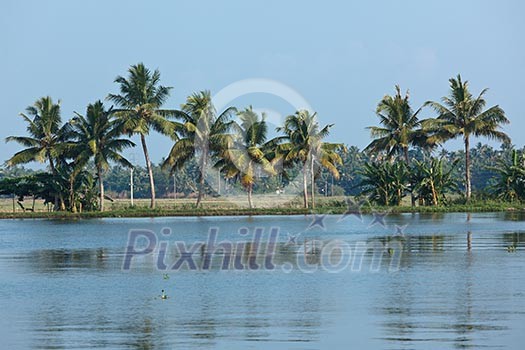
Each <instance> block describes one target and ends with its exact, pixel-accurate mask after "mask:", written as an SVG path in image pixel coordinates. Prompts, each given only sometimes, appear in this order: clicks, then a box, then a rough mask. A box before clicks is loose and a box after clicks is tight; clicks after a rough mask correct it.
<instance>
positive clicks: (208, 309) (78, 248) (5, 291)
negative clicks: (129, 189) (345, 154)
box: [0, 213, 525, 349]
mask: <svg viewBox="0 0 525 350" xmlns="http://www.w3.org/2000/svg"><path fill="white" fill-rule="evenodd" d="M311 222H312V218H311V217H304V216H293V217H254V218H246V217H224V218H211V217H210V218H156V219H149V218H148V219H100V220H80V221H75V222H71V221H48V220H2V221H0V337H1V342H2V343H1V344H0V348H2V349H26V348H34V349H73V348H109V349H174V348H182V349H206V348H208V349H216V348H219V349H354V348H355V349H450V348H473V349H479V348H498V349H523V348H524V346H525V345H524V344H525V245H524V243H523V242H525V217H524V216H523V215H520V214H517V213H489V214H472V216H471V217H470V220H467V214H436V215H412V214H406V215H397V216H394V215H391V216H388V217H387V218H386V224H387V227H383V226H382V225H373V226H371V225H370V224H371V223H372V222H373V217H372V216H364V217H363V222H360V221H359V220H357V218H356V217H348V218H346V219H345V220H340V217H339V216H329V217H326V218H325V220H324V224H325V226H326V230H323V229H321V228H320V227H314V228H310V229H308V226H309V225H310V223H311ZM405 225H406V228H403V227H404V226H405ZM166 227H167V228H170V229H171V230H172V232H173V233H172V234H171V235H170V236H166V237H164V238H162V239H165V240H169V242H174V241H184V242H186V243H188V244H189V245H191V244H193V242H196V241H205V240H206V236H207V232H208V230H209V228H210V227H217V228H218V229H219V239H220V240H231V241H234V242H240V241H242V240H246V239H247V238H246V237H243V236H241V235H239V233H238V230H239V228H241V227H247V228H248V229H250V230H253V229H254V228H256V227H259V228H264V229H265V236H264V237H266V235H267V233H268V231H269V230H270V228H271V227H279V229H280V235H279V244H278V247H277V251H276V255H275V257H274V262H275V264H276V267H277V268H276V269H275V270H273V271H272V270H264V269H263V270H258V271H246V270H244V271H239V270H237V271H236V270H228V271H222V270H220V269H219V268H218V267H217V266H215V265H214V266H215V267H214V268H212V269H210V270H206V271H203V270H196V271H194V270H190V269H187V268H185V269H181V270H178V271H159V270H158V269H157V267H156V260H155V258H154V257H143V258H137V259H135V260H134V261H133V264H132V268H131V270H130V271H123V270H122V264H123V258H124V252H125V250H126V245H127V240H128V232H129V230H130V229H147V230H151V231H153V232H155V233H158V234H159V233H160V232H161V230H162V229H163V228H166ZM400 231H404V234H403V235H401V234H400V233H401V232H400ZM251 233H252V231H250V234H249V235H248V236H247V237H248V238H249V239H251V237H252V236H253V235H252V234H251ZM293 237H297V238H293ZM467 237H470V243H469V242H468V240H467ZM159 238H160V236H159ZM314 239H315V240H317V241H318V243H317V245H316V248H317V247H319V246H322V245H323V244H328V243H330V242H334V240H337V241H340V242H341V241H344V242H347V246H346V247H354V246H357V245H359V244H365V245H366V244H368V245H369V246H370V245H371V244H372V245H373V244H379V246H381V244H387V243H388V242H390V243H391V244H392V245H391V246H392V247H395V250H394V249H392V250H391V251H390V250H388V249H387V248H385V251H386V252H387V253H388V254H386V255H385V256H384V258H385V259H384V260H383V261H382V262H381V263H380V264H379V265H378V268H377V269H376V268H373V261H372V260H373V259H374V257H373V256H372V255H371V254H370V252H368V253H367V254H365V255H364V258H363V264H362V265H361V268H360V269H357V268H355V265H353V264H352V265H351V266H348V267H347V268H344V269H342V270H341V271H339V272H338V273H334V271H333V269H332V270H330V269H323V268H321V266H320V265H319V264H321V260H322V259H323V258H322V256H319V255H315V254H310V253H309V252H308V249H310V250H311V249H312V243H308V242H311V241H312V240H314ZM304 240H307V256H306V257H309V258H311V259H310V260H309V265H308V267H309V269H310V270H309V272H310V273H305V272H304V271H301V269H299V268H298V265H297V264H296V260H294V259H304V258H305V256H304V247H303V244H304ZM294 242H295V243H296V244H294ZM469 246H470V249H469ZM385 247H386V246H385ZM508 247H515V248H516V251H515V252H513V251H511V252H509V251H508ZM511 250H513V248H511ZM341 251H342V252H343V254H352V251H350V252H348V251H347V252H346V253H345V251H344V249H342V250H341ZM341 251H339V252H341ZM353 254H354V256H356V257H357V256H358V255H357V254H356V252H355V251H354V252H353ZM197 255H198V254H197ZM177 256H178V255H177V252H175V251H174V250H173V249H171V250H170V253H169V254H168V256H167V258H166V261H170V259H173V260H171V261H175V260H176V259H177ZM336 257H337V256H336ZM339 257H340V256H339ZM215 258H216V259H222V258H223V257H221V256H220V255H217V256H216V257H215ZM256 258H257V259H258V260H257V261H262V260H263V259H264V258H265V256H262V254H258V255H257V254H256ZM199 259H201V257H199V256H197V257H196V261H197V262H199V261H200V260H199ZM214 261H215V260H214ZM330 261H332V262H334V261H337V259H336V260H330ZM341 261H342V260H341ZM392 261H394V262H395V263H398V264H399V268H398V269H396V268H395V267H396V266H394V265H392ZM218 266H220V265H218ZM316 266H317V267H318V268H317V269H316V270H315V271H313V270H314V268H315V267H316ZM392 266H394V268H392ZM165 274H167V275H165ZM162 289H165V290H166V292H167V294H168V295H169V297H170V298H169V299H168V300H161V299H160V298H159V295H160V291H161V290H162Z"/></svg>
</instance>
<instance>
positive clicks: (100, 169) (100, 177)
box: [97, 166, 104, 211]
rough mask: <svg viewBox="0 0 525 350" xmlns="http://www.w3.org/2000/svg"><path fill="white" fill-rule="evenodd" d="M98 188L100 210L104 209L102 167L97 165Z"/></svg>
mask: <svg viewBox="0 0 525 350" xmlns="http://www.w3.org/2000/svg"><path fill="white" fill-rule="evenodd" d="M97 174H98V190H99V192H100V211H104V181H103V179H102V168H101V167H100V166H99V167H97Z"/></svg>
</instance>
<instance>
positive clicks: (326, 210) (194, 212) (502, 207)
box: [0, 201, 525, 220]
mask: <svg viewBox="0 0 525 350" xmlns="http://www.w3.org/2000/svg"><path fill="white" fill-rule="evenodd" d="M341 203H342V202H341ZM333 204H334V201H331V202H329V203H326V204H325V205H323V204H321V205H319V206H318V207H317V208H315V209H304V208H299V207H278V208H271V207H264V208H254V209H249V208H235V207H229V208H220V207H204V208H190V207H187V206H181V207H161V208H158V209H153V210H152V209H149V208H145V207H133V208H132V207H128V208H115V209H111V210H107V211H104V212H82V213H70V212H44V211H36V212H20V211H19V212H15V213H13V212H7V211H3V212H0V219H71V220H76V219H90V218H93V219H95V218H141V217H170V216H172V217H189V216H194V217H199V216H200V217H202V216H259V215H310V214H334V215H337V214H343V213H344V212H345V211H346V207H345V206H343V205H339V203H337V205H336V206H334V205H333ZM361 211H362V213H363V214H370V213H373V212H389V213H392V214H402V213H476V212H522V213H525V205H523V204H512V203H500V202H475V203H471V204H455V205H450V206H436V207H431V206H429V207H426V206H425V207H423V206H418V207H411V206H397V207H390V206H389V207H384V206H370V205H365V206H364V207H363V208H362V210H361Z"/></svg>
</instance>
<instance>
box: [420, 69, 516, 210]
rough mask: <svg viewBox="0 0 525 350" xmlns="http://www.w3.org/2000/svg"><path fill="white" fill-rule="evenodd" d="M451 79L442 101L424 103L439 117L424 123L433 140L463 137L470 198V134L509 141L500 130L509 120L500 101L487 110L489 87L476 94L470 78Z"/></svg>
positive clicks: (469, 196)
mask: <svg viewBox="0 0 525 350" xmlns="http://www.w3.org/2000/svg"><path fill="white" fill-rule="evenodd" d="M449 82H450V95H449V96H448V97H443V99H442V102H443V103H442V104H441V103H438V102H434V101H428V102H426V103H425V105H426V106H430V107H432V108H433V109H434V110H435V111H436V112H437V113H438V117H437V118H436V119H429V120H426V121H425V122H424V125H425V127H426V129H428V130H430V131H432V132H434V135H433V136H431V137H430V140H431V141H434V142H445V141H447V140H450V139H455V138H458V137H463V142H464V146H465V196H466V199H467V201H468V200H470V198H471V196H472V185H471V174H470V171H471V169H470V166H471V164H470V163H471V160H470V138H471V137H472V136H475V137H480V136H484V137H488V138H489V139H494V140H499V141H502V142H510V138H509V137H508V136H507V135H506V134H505V133H504V132H503V131H501V130H499V128H500V127H501V125H504V124H508V123H509V120H508V119H507V117H506V116H505V112H504V111H503V109H501V108H500V107H499V106H498V105H496V106H493V107H490V108H489V109H487V110H484V108H485V105H486V101H485V98H484V95H485V93H486V92H487V89H483V90H482V91H481V93H480V94H479V95H478V97H476V98H475V97H473V96H472V94H471V93H470V91H469V84H468V81H462V80H461V76H460V75H459V74H458V76H457V78H451V79H450V80H449Z"/></svg>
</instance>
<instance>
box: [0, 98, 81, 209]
mask: <svg viewBox="0 0 525 350" xmlns="http://www.w3.org/2000/svg"><path fill="white" fill-rule="evenodd" d="M20 116H21V117H22V118H23V119H24V120H25V121H26V123H27V124H28V126H27V133H28V135H29V136H9V137H7V138H6V142H12V141H14V142H17V143H19V144H21V145H22V146H24V147H26V148H25V149H23V150H21V151H19V152H17V153H15V155H13V156H12V157H11V158H10V159H9V160H8V161H7V165H8V166H14V165H18V164H25V163H29V162H33V161H36V162H40V163H46V162H47V163H48V164H49V168H50V169H51V172H52V174H53V175H54V176H57V175H58V172H57V163H58V162H59V157H60V156H61V155H63V154H64V153H65V152H66V151H67V150H68V149H69V148H70V146H71V143H70V142H68V140H67V135H68V131H69V129H70V124H69V123H66V124H64V125H62V118H61V116H60V101H58V103H53V100H52V98H51V97H49V96H47V97H42V98H40V99H39V100H37V101H36V102H35V103H34V105H33V106H29V107H27V108H26V114H24V113H20ZM59 197H60V198H58V197H57V200H56V201H55V208H57V207H58V203H57V202H58V199H60V207H59V208H60V210H65V203H64V199H63V197H62V196H59Z"/></svg>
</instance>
